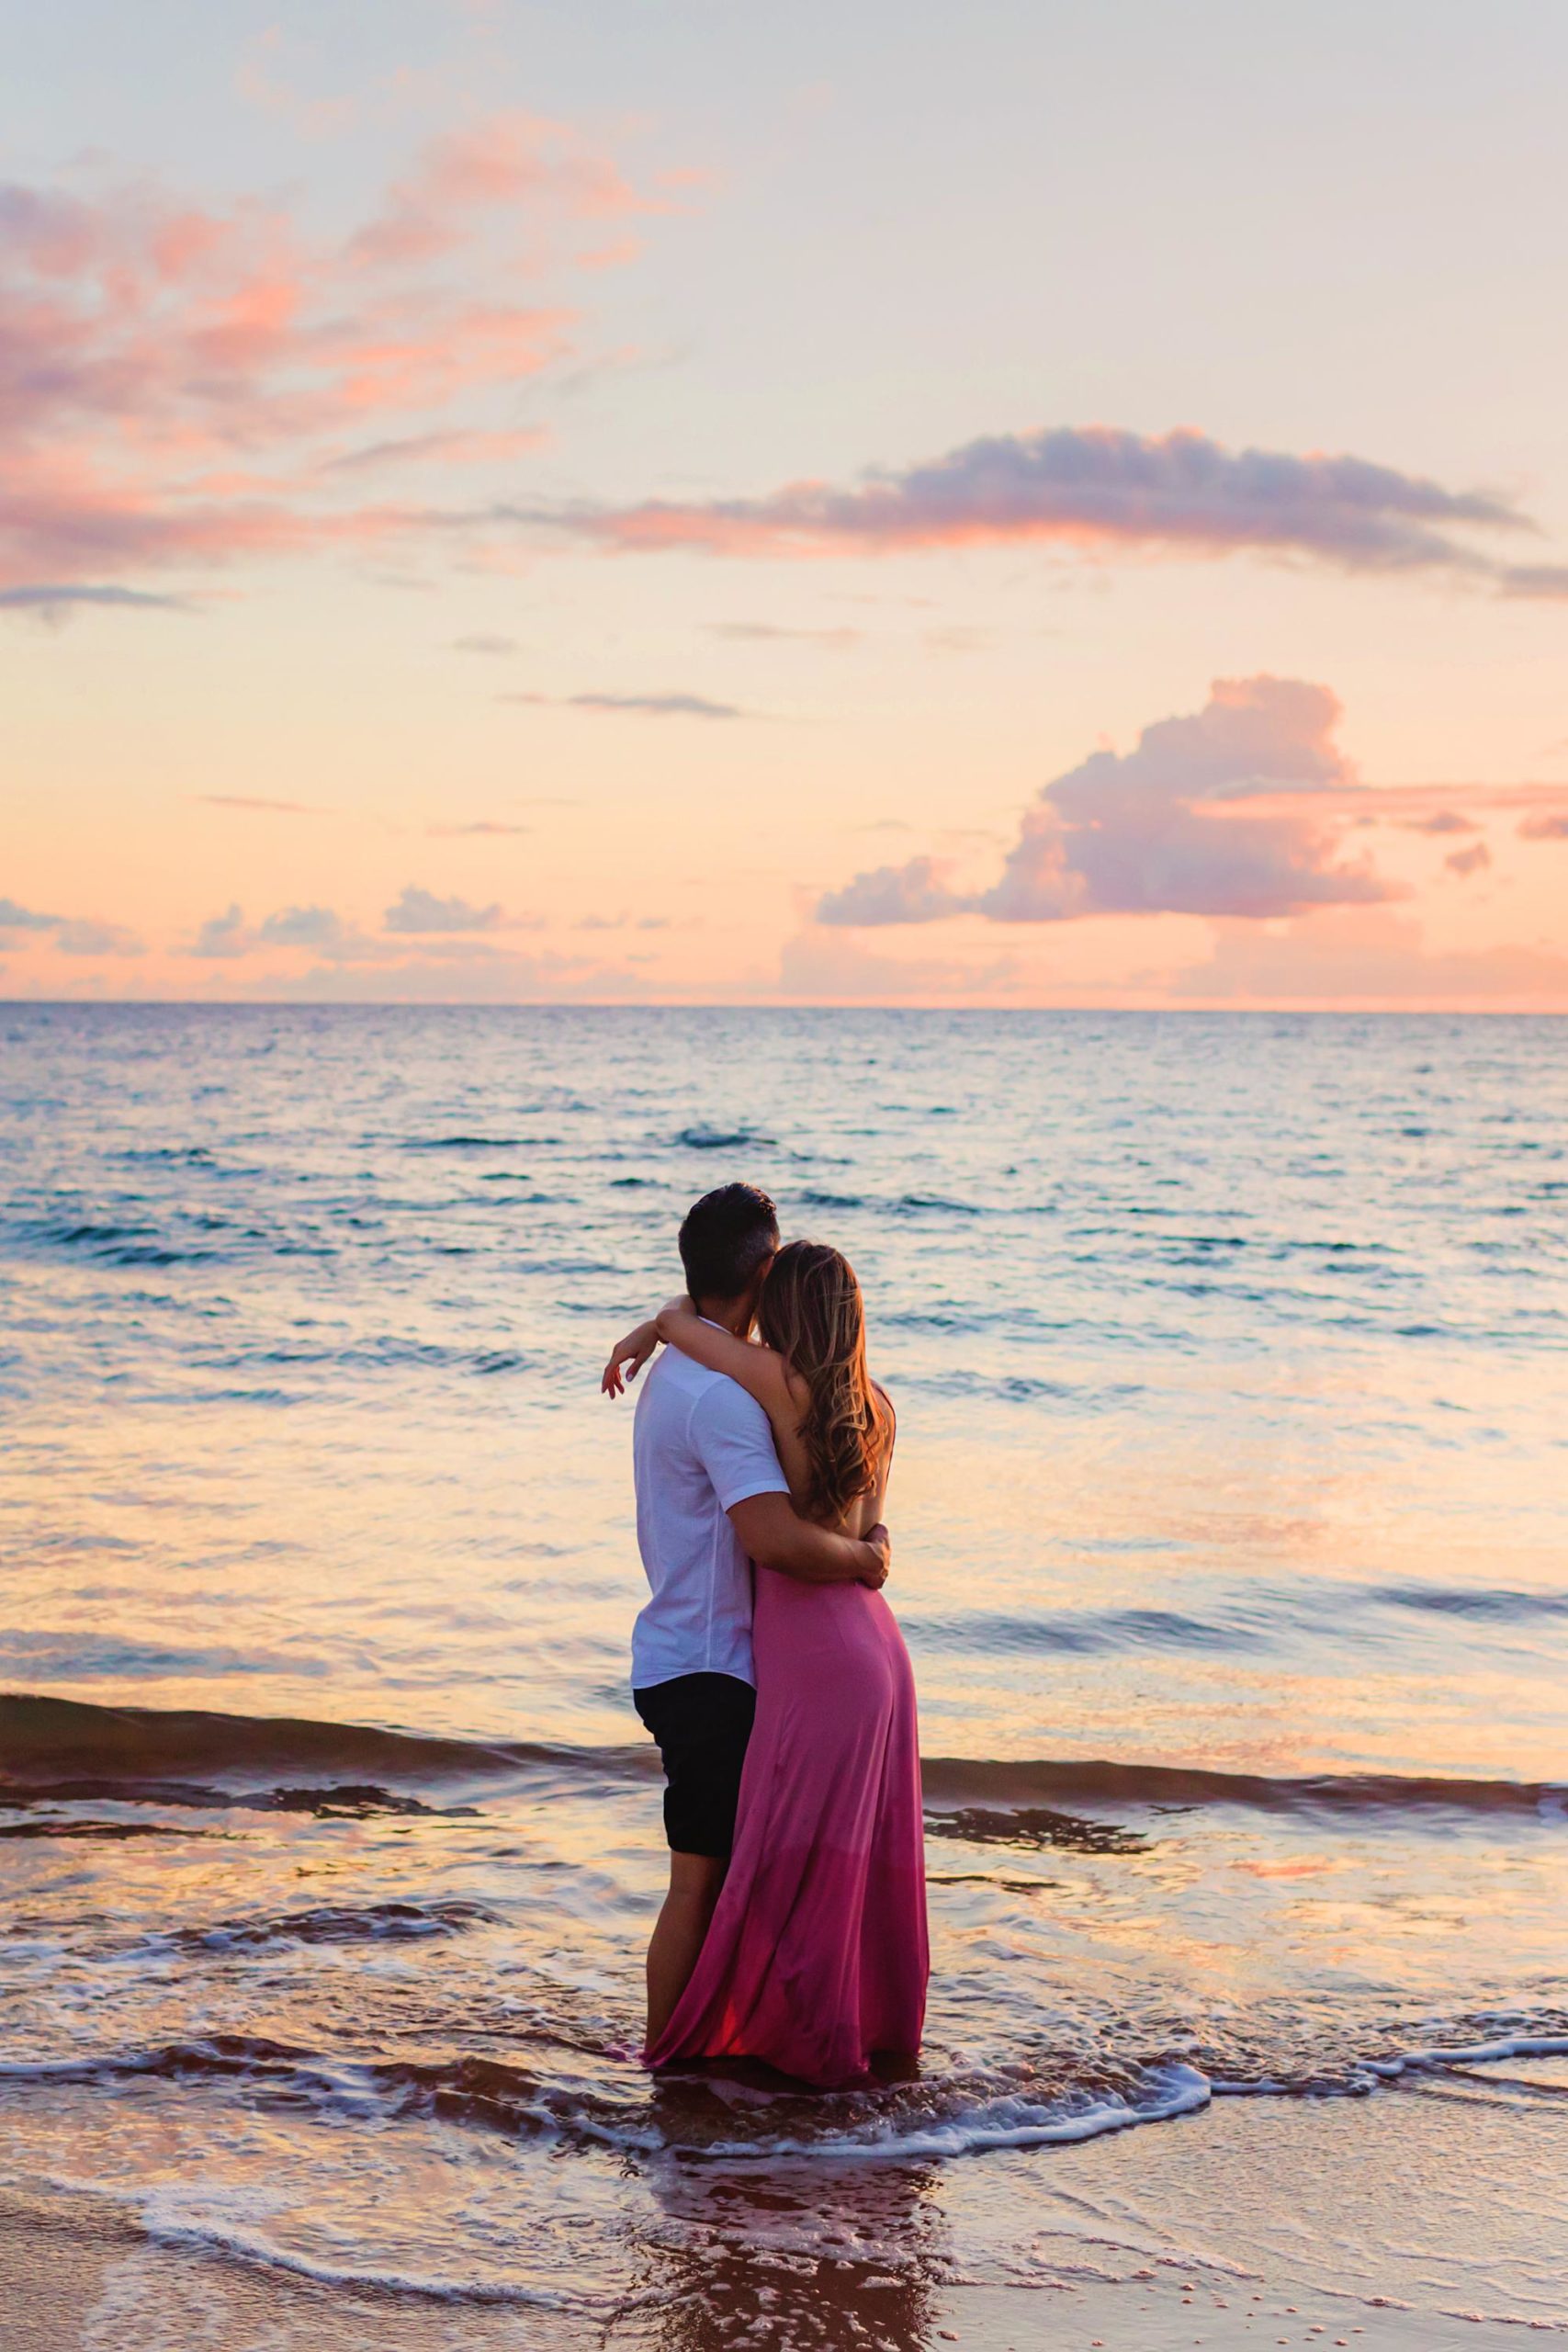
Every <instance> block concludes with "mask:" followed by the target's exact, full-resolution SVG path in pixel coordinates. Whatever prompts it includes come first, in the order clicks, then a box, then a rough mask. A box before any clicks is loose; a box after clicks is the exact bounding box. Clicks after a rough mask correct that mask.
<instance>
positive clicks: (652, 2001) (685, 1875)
mask: <svg viewBox="0 0 1568 2352" xmlns="http://www.w3.org/2000/svg"><path fill="white" fill-rule="evenodd" d="M728 1867H729V1865H728V1862H727V1861H725V1860H724V1859H723V1858H722V1857H721V1856H719V1855H716V1854H671V1857H670V1892H669V1894H667V1895H666V1896H665V1898H664V1907H663V1909H662V1910H661V1911H660V1914H659V1923H658V1925H657V1926H656V1927H655V1928H654V1930H653V1940H652V1942H651V1943H650V1944H649V1947H648V2042H649V2048H650V2049H651V2048H652V2046H653V2044H654V2043H655V2042H656V2041H658V2039H659V2037H660V2034H661V2033H662V2032H663V2030H664V2029H665V2027H666V2026H667V2025H668V2024H669V2022H670V2020H671V2018H672V2017H673V2016H674V2014H675V2004H676V2003H677V2002H678V2001H679V1999H680V1997H681V1996H682V1993H683V1992H684V1991H685V1989H686V1987H687V1985H689V1984H690V1982H691V1978H692V1971H693V1969H694V1968H695V1966H696V1964H697V1954H698V1953H699V1952H700V1951H702V1948H703V1938H704V1937H705V1935H706V1934H707V1931H708V1922H709V1920H710V1919H711V1918H712V1917H713V1913H714V1905H715V1904H716V1902H717V1901H718V1893H719V1889H720V1887H721V1886H722V1885H723V1884H724V1873H725V1871H727V1870H728Z"/></svg>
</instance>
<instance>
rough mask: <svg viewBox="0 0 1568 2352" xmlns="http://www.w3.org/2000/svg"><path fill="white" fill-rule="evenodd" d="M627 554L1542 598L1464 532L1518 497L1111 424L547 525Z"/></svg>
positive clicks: (555, 519)
mask: <svg viewBox="0 0 1568 2352" xmlns="http://www.w3.org/2000/svg"><path fill="white" fill-rule="evenodd" d="M532 519H534V520H536V521H538V522H543V523H546V524H554V525H555V526H557V527H558V528H560V529H563V530H566V531H568V532H570V533H573V534H575V535H576V536H579V537H585V538H589V539H592V540H596V541H598V542H599V543H600V544H601V545H603V546H605V547H607V548H615V549H617V550H621V551H626V552H649V551H657V550H661V549H668V548H689V549H694V550H697V551H700V552H702V553H705V554H709V555H722V556H734V557H773V558H777V557H790V556H797V557H798V556H829V555H850V556H868V555H887V554H902V553H908V552H911V551H914V550H920V549H929V548H953V547H967V546H987V545H1004V544H1016V543H1018V542H1021V541H1023V542H1027V541H1045V542H1055V543H1056V544H1058V545H1061V546H1064V547H1068V548H1089V549H1103V548H1128V549H1135V550H1138V551H1140V552H1144V553H1183V554H1187V555H1197V556H1222V555H1225V554H1229V553H1233V552H1235V551H1236V550H1239V549H1251V550H1254V551H1258V552H1262V553H1270V554H1275V555H1296V556H1305V557H1308V558H1311V559H1313V560H1318V561H1322V562H1325V563H1330V564H1334V565H1337V566H1339V567H1341V568H1343V569H1346V570H1349V571H1446V572H1450V573H1454V574H1459V575H1466V574H1468V575H1471V576H1473V577H1476V578H1483V579H1486V580H1489V581H1494V582H1499V583H1502V582H1505V581H1506V582H1507V584H1508V585H1509V587H1510V590H1511V593H1516V594H1546V593H1555V592H1551V591H1550V590H1549V589H1548V587H1547V585H1546V577H1547V575H1546V573H1545V572H1544V571H1543V572H1541V573H1540V579H1539V580H1538V581H1537V582H1536V584H1535V585H1534V586H1533V587H1532V586H1531V585H1530V584H1529V580H1528V579H1527V577H1526V574H1525V573H1524V572H1523V571H1519V572H1518V573H1517V575H1516V574H1514V573H1509V572H1506V570H1505V568H1502V567H1499V566H1498V564H1497V563H1496V562H1495V560H1494V559H1493V558H1492V557H1490V556H1488V555H1484V554H1480V553H1477V552H1476V551H1475V550H1474V549H1472V548H1470V547H1469V546H1468V545H1467V544H1466V543H1465V542H1464V541H1463V540H1462V539H1461V538H1456V537H1454V536H1453V534H1454V532H1455V531H1456V530H1463V529H1468V528H1480V529H1482V530H1490V531H1520V530H1528V529H1529V528H1531V527H1532V526H1530V525H1529V522H1528V521H1527V519H1526V518H1525V517H1524V516H1523V515H1521V514H1520V513H1519V512H1518V511H1517V508H1515V507H1514V506H1512V505H1511V504H1509V503H1507V502H1506V500H1504V499H1502V498H1499V497H1496V496H1494V495H1493V494H1491V493H1489V492H1482V491H1450V490H1447V489H1445V488H1444V487H1443V486H1442V485H1441V484H1440V483H1438V482H1435V481H1427V480H1425V479H1423V478H1422V477H1420V476H1417V475H1413V474H1408V473H1403V472H1400V471H1399V470H1398V469H1395V468H1393V467H1392V466H1384V465H1375V464H1372V463H1370V462H1369V461H1368V460H1367V459H1365V458H1357V457H1352V456H1337V457H1326V456H1319V455H1311V456H1306V457H1297V456H1293V455H1291V454H1289V453H1286V452H1281V451H1278V450H1269V449H1240V450H1232V449H1226V448H1224V447H1222V446H1221V445H1220V444H1219V443H1218V442H1216V441H1213V440H1211V439H1210V438H1209V437H1208V435H1205V434H1201V433H1197V432H1193V431H1190V430H1182V431H1178V432H1173V433H1168V434H1166V435H1163V436H1160V437H1153V436H1148V435H1141V434H1136V433H1128V432H1123V431H1120V430H1117V429H1115V428H1112V427H1111V426H1108V425H1090V426H1087V427H1076V426H1057V427H1053V428H1047V429H1044V430H1041V431H1037V432H1032V433H1004V434H993V435H987V436H986V437H985V438H983V439H980V440H976V441H970V442H966V443H964V446H963V447H960V448H957V449H953V450H950V451H948V452H947V453H946V455H944V456H942V457H940V458H932V459H930V460H929V461H927V462H925V463H923V464H917V465H913V466H908V467H903V468H893V469H889V468H876V469H872V470H870V471H869V472H867V473H866V474H864V475H863V477H862V478H861V480H860V481H858V482H856V483H853V484H852V485H851V486H849V487H848V488H842V487H839V486H836V485H834V484H832V483H830V482H821V481H800V482H793V483H790V484H787V485H786V486H785V487H784V488H783V489H781V490H777V491H774V492H771V493H769V494H767V495H766V496H763V497H761V498H738V499H710V500H703V501H700V502H693V503H676V502H672V501H664V500H649V501H647V502H645V503H642V504H640V505H636V506H627V507H620V508H611V509H604V510H594V509H578V510H573V511H568V512H564V513H558V514H555V515H537V516H536V517H534V518H532Z"/></svg>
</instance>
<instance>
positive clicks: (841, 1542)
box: [729, 1495, 892, 1591]
mask: <svg viewBox="0 0 1568 2352" xmlns="http://www.w3.org/2000/svg"><path fill="white" fill-rule="evenodd" d="M729 1523H730V1525H731V1527H733V1528H734V1530H735V1532H736V1534H737V1535H738V1536H739V1539H740V1542H741V1544H742V1545H743V1546H744V1548H745V1550H746V1551H747V1552H748V1553H749V1554H750V1556H751V1558H752V1559H753V1560H755V1562H756V1563H757V1566H759V1567H760V1568H772V1569H773V1570H774V1571H775V1573H776V1574H777V1575H779V1576H784V1577H795V1579H796V1580H797V1581H798V1582H799V1583H801V1584H864V1585H869V1586H870V1587H871V1589H872V1590H873V1591H876V1590H877V1589H878V1588H879V1587H880V1586H882V1585H885V1584H886V1581H887V1563H888V1556H889V1554H890V1553H891V1550H892V1538H891V1537H890V1536H889V1534H888V1532H887V1530H886V1528H885V1527H874V1528H873V1529H872V1531H871V1533H870V1534H869V1535H868V1536H865V1537H861V1536H858V1535H840V1534H839V1533H838V1532H837V1531H836V1530H835V1529H833V1528H830V1527H818V1526H817V1525H815V1523H814V1522H813V1521H811V1520H809V1519H802V1518H801V1517H800V1515H799V1513H798V1512H797V1511H796V1510H795V1507H794V1505H793V1504H792V1503H791V1501H790V1498H789V1497H788V1496H787V1495H749V1496H748V1497H747V1498H746V1500H745V1501H744V1502H739V1503H733V1504H731V1506H730V1510H729Z"/></svg>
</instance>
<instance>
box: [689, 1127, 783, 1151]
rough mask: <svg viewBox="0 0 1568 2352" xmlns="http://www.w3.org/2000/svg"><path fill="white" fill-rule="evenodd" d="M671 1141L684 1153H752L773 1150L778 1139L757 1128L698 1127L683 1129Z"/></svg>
mask: <svg viewBox="0 0 1568 2352" xmlns="http://www.w3.org/2000/svg"><path fill="white" fill-rule="evenodd" d="M670 1140H671V1143H672V1144H674V1145H675V1146H676V1147H677V1148H679V1149H681V1150H682V1151H750V1150H756V1149H771V1148H773V1145H774V1144H775V1143H776V1142H777V1140H778V1138H777V1137H776V1136H765V1135H763V1134H761V1132H760V1131H759V1130H758V1129H757V1128H755V1127H705V1126H701V1125H697V1126H690V1127H682V1128H681V1129H679V1131H678V1132H677V1133H676V1134H675V1135H673V1136H671V1138H670Z"/></svg>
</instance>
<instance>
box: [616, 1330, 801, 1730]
mask: <svg viewBox="0 0 1568 2352" xmlns="http://www.w3.org/2000/svg"><path fill="white" fill-rule="evenodd" d="M632 1467H633V1476H634V1477H635V1479H636V1483H637V1549H638V1550H639V1551H640V1552H641V1554H642V1565H643V1566H644V1568H645V1569H646V1570H647V1572H648V1581H649V1586H650V1587H651V1592H650V1594H649V1600H648V1603H647V1605H646V1607H645V1608H644V1609H643V1610H642V1611H641V1612H640V1613H639V1615H638V1617H637V1623H636V1624H635V1626H634V1627H633V1628H632V1688H633V1689H634V1690H636V1691H646V1690H648V1689H649V1688H650V1686H651V1685H653V1684H654V1683H657V1682H670V1681H672V1680H673V1679H674V1678H675V1676H676V1675H678V1674H732V1675H734V1676H735V1678H736V1679H737V1680H738V1681H740V1682H750V1683H755V1681H756V1676H755V1674H754V1673H753V1672H752V1669H751V1563H750V1560H749V1559H748V1558H747V1556H746V1555H745V1553H744V1551H742V1549H741V1547H740V1542H739V1537H738V1536H737V1535H736V1532H735V1530H734V1528H733V1527H731V1525H730V1523H729V1521H728V1517H727V1515H726V1514H727V1513H728V1511H729V1510H732V1509H733V1507H734V1505H735V1504H737V1503H743V1502H745V1501H746V1500H747V1498H748V1497H750V1496H751V1495H787V1494H788V1492H789V1481H788V1479H787V1478H786V1477H785V1476H784V1472H783V1471H782V1470H781V1469H780V1468H779V1457H778V1454H777V1453H776V1452H775V1451H774V1447H773V1430H772V1429H771V1428H770V1427H769V1424H768V1417H767V1415H766V1413H764V1412H763V1410H762V1408H761V1405H759V1404H758V1402H757V1400H756V1398H755V1397H748V1395H747V1394H746V1391H745V1390H744V1388H741V1387H739V1386H738V1385H737V1384H736V1383H735V1382H734V1381H733V1380H729V1379H727V1378H726V1377H725V1375H724V1374H723V1373H720V1372H710V1371H709V1370H708V1369H707V1367H706V1365H705V1364H700V1363H693V1362H692V1360H691V1358H690V1356H683V1355H682V1353H681V1351H680V1350H679V1349H678V1348H666V1349H665V1350H664V1351H663V1353H662V1354H661V1355H660V1357H659V1358H658V1360H657V1362H656V1363H652V1364H650V1365H649V1369H648V1372H647V1374H645V1376H644V1380H643V1387H642V1394H641V1395H640V1396H639V1397H638V1398H637V1418H636V1419H635V1421H634V1423H633V1427H632Z"/></svg>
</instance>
